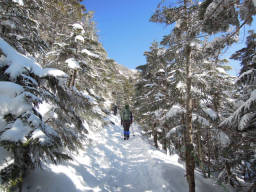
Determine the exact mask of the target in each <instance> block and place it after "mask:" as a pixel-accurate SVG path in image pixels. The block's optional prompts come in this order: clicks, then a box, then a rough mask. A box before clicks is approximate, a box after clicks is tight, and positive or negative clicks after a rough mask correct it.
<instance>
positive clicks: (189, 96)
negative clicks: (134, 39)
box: [135, 0, 256, 192]
mask: <svg viewBox="0 0 256 192" xmlns="http://www.w3.org/2000/svg"><path fill="white" fill-rule="evenodd" d="M254 4H255V2H253V1H251V0H245V1H233V0H225V1H223V0H205V1H189V0H183V1H177V3H172V2H171V1H168V0H166V1H161V3H159V5H158V8H157V9H156V11H155V13H154V14H153V15H152V17H151V18H150V21H151V22H157V23H163V24H165V25H172V26H173V30H172V31H171V33H170V34H168V35H166V36H164V37H163V38H162V41H161V42H160V45H159V43H158V42H153V43H152V45H151V47H150V49H149V51H146V52H145V57H146V59H147V63H146V64H145V65H142V66H138V67H137V69H138V70H139V71H141V76H140V79H139V80H138V82H137V83H136V97H135V100H136V102H135V106H137V107H136V114H137V115H136V116H137V117H138V119H137V120H138V121H139V122H140V123H141V125H142V126H143V127H144V133H145V135H148V136H149V137H150V138H152V141H153V144H154V146H155V147H157V148H161V149H164V150H166V152H167V153H170V154H172V153H178V154H179V156H180V157H181V158H182V159H184V161H185V162H186V177H187V181H188V183H189V191H190V192H192V191H195V178H194V171H195V169H196V168H199V169H200V171H201V172H202V173H203V175H204V176H205V177H216V178H217V180H218V182H219V183H228V184H230V185H231V186H233V187H234V188H239V187H240V188H242V185H241V183H240V182H239V181H241V180H244V181H246V182H249V183H255V178H256V169H255V167H256V139H255V138H256V137H255V136H256V129H255V123H256V113H255V109H256V108H255V106H256V105H255V103H256V97H255V96H256V95H255V94H256V92H255V80H256V79H255V74H256V73H255V70H256V68H255V67H256V63H255V62H256V39H255V37H256V36H255V35H256V34H255V33H254V31H249V34H248V37H247V41H246V47H244V48H242V49H240V50H238V51H237V52H235V53H233V55H232V56H231V59H235V60H238V61H240V62H241V66H242V68H241V71H240V74H239V77H233V76H230V75H228V73H227V72H226V71H227V70H229V69H230V67H229V66H228V64H229V63H228V60H227V59H228V58H227V59H221V54H222V52H223V50H224V48H226V47H228V46H230V45H232V44H233V43H235V42H237V41H238V40H239V31H240V30H241V28H242V27H243V26H244V25H250V24H251V23H252V21H253V15H255V14H256V9H255V6H254ZM254 190H256V186H255V184H253V185H252V186H251V189H250V190H249V191H254Z"/></svg>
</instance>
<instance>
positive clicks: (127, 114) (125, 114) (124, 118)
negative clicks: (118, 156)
mask: <svg viewBox="0 0 256 192" xmlns="http://www.w3.org/2000/svg"><path fill="white" fill-rule="evenodd" d="M132 120H133V117H132V112H131V110H130V108H129V105H128V104H126V105H125V107H124V109H123V110H122V112H121V125H123V127H124V140H128V139H129V136H130V130H129V129H130V126H131V124H132Z"/></svg>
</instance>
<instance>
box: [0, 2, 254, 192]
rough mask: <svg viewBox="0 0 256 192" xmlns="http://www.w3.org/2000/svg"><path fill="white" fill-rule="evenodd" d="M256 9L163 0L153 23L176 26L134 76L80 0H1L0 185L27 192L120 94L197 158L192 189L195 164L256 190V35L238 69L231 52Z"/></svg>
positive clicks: (158, 138)
mask: <svg viewBox="0 0 256 192" xmlns="http://www.w3.org/2000/svg"><path fill="white" fill-rule="evenodd" d="M255 7H256V2H255V0H241V1H240V0H204V1H196V0H195V1H194V0H183V1H177V3H175V4H173V3H171V1H170V0H166V1H161V3H160V4H159V6H158V7H157V9H156V11H155V12H154V14H153V15H152V17H151V18H150V21H151V22H157V23H163V24H165V25H172V26H173V30H172V31H171V32H170V34H167V35H166V36H164V37H163V38H162V41H161V42H160V43H159V42H155V41H154V42H153V43H152V45H151V47H150V48H149V50H148V51H146V52H145V53H144V55H145V57H146V61H147V62H146V64H145V65H141V66H138V67H137V69H138V71H140V76H139V77H137V79H136V80H135V79H134V78H126V77H125V76H124V75H122V74H120V73H119V69H118V68H119V67H118V65H117V63H116V62H115V61H114V60H112V59H109V58H108V56H107V53H106V51H105V49H104V48H103V46H102V44H101V43H100V42H99V40H98V35H97V31H96V27H95V23H94V20H93V12H91V11H88V10H86V7H84V6H83V5H82V4H81V2H80V1H78V0H36V1H35V0H23V1H14V0H0V21H1V22H0V152H1V154H2V155H3V156H6V159H5V161H4V163H3V162H1V164H0V167H1V169H0V183H1V188H3V190H6V191H21V188H22V183H23V179H24V177H25V176H26V174H27V172H28V170H29V169H34V168H37V167H41V165H42V163H43V162H49V161H50V162H53V163H55V164H57V163H59V162H62V161H66V160H70V159H71V157H70V155H69V152H70V151H76V150H77V149H78V148H80V147H82V146H81V145H82V144H81V143H82V141H84V140H86V139H87V136H86V135H87V133H88V130H87V125H88V124H89V125H90V123H92V124H93V122H94V121H95V119H97V118H98V119H99V118H101V117H100V115H99V114H98V113H97V109H96V108H95V103H97V105H99V106H100V107H101V108H102V111H105V113H106V114H107V113H108V110H105V108H106V106H104V104H103V103H104V100H105V99H106V98H109V100H112V101H113V102H114V103H118V105H121V104H122V103H123V102H128V103H130V104H132V105H133V106H134V109H135V111H134V113H135V115H134V116H135V117H136V120H137V121H138V123H140V125H141V126H142V127H143V133H144V134H145V135H146V136H148V137H149V138H150V139H152V140H153V145H154V146H155V147H156V148H159V149H163V150H165V151H166V152H167V153H169V154H173V153H177V154H178V155H179V156H180V157H181V158H182V160H184V161H185V162H186V178H187V181H188V183H189V191H190V192H193V191H195V178H194V172H195V169H198V170H200V171H201V172H202V173H203V175H204V176H205V177H215V178H216V179H217V180H218V182H219V183H220V184H222V183H229V184H230V185H231V186H233V187H234V188H236V189H239V188H241V187H242V184H241V180H243V181H245V182H248V183H252V184H251V186H250V189H249V191H250V192H253V191H254V190H256V185H255V182H256V181H255V178H256V131H255V123H256V112H255V111H256V105H255V104H256V78H255V77H256V54H255V53H256V33H255V32H254V31H249V33H248V36H247V41H246V46H245V47H243V48H241V49H240V50H238V51H236V52H234V53H233V54H232V56H231V58H232V59H235V60H238V61H240V62H241V71H240V73H239V76H238V77H233V76H230V75H229V74H228V73H227V71H228V70H229V69H230V67H229V66H228V64H229V63H228V60H227V59H228V58H227V59H221V54H222V52H223V50H224V49H225V48H227V47H228V46H230V45H232V44H233V43H235V42H237V41H238V40H239V32H240V30H241V29H242V27H243V26H245V25H250V24H251V23H252V22H253V19H254V17H253V16H254V15H255V14H256V8H255ZM134 81H136V85H135V88H134V87H133V84H134ZM42 105H43V106H44V107H45V106H48V108H49V109H48V110H47V111H48V112H47V114H43V109H42ZM85 122H86V123H85ZM87 123H88V124H87Z"/></svg>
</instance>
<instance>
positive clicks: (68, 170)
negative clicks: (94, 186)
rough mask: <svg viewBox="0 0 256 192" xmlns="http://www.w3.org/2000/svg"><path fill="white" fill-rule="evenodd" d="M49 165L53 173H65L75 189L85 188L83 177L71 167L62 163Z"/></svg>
mask: <svg viewBox="0 0 256 192" xmlns="http://www.w3.org/2000/svg"><path fill="white" fill-rule="evenodd" d="M49 167H50V168H51V170H52V171H53V172H54V173H57V174H59V173H62V174H65V175H66V176H67V177H68V178H69V179H70V180H71V181H72V182H73V184H74V185H75V186H76V188H77V189H79V190H86V188H85V183H84V179H83V177H82V176H79V175H78V174H77V172H76V170H75V169H74V168H73V167H71V166H64V165H58V166H56V165H50V166H49Z"/></svg>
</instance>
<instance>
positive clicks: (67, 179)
mask: <svg viewBox="0 0 256 192" xmlns="http://www.w3.org/2000/svg"><path fill="white" fill-rule="evenodd" d="M95 126H97V125H95ZM86 127H87V125H86ZM93 130H95V128H92V127H91V129H90V128H89V143H88V142H87V143H85V144H84V149H83V150H80V151H79V152H78V154H73V161H70V162H67V163H64V164H61V165H57V166H56V165H53V164H49V165H44V167H43V168H44V170H39V169H37V170H34V171H32V172H30V173H29V175H28V177H26V179H25V181H24V185H23V191H24V192H64V191H65V192H66V191H67V192H100V191H109V192H118V191H120V192H143V191H144V192H150V191H152V192H167V191H168V192H187V191H188V184H187V182H186V178H185V170H184V167H183V165H182V164H180V163H179V162H178V156H177V155H173V156H167V155H166V154H164V153H162V152H160V151H158V150H155V149H154V148H152V146H151V145H150V144H148V143H147V142H146V141H145V140H144V139H143V138H142V136H141V134H140V129H139V126H138V125H136V124H133V125H132V130H131V132H132V134H131V138H130V140H128V141H124V140H122V138H121V133H122V128H121V127H120V119H119V117H117V116H113V115H110V116H108V117H107V118H105V127H104V129H102V131H101V132H94V131H93ZM133 133H134V135H135V136H133ZM196 191H197V192H200V191H201V192H205V191H207V192H218V191H219V192H222V191H225V190H224V189H223V188H222V187H220V186H218V185H217V184H214V182H213V181H212V180H207V179H204V178H202V177H201V176H200V175H199V174H198V173H196Z"/></svg>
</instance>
